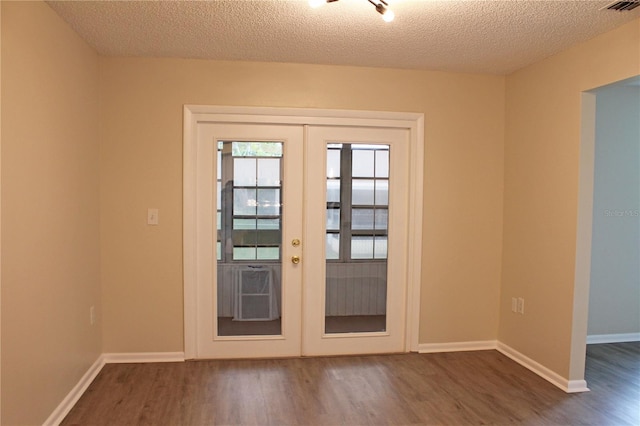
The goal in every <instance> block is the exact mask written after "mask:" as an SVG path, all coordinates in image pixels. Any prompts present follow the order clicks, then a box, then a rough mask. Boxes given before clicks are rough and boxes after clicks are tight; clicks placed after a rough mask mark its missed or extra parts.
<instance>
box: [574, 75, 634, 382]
mask: <svg viewBox="0 0 640 426" xmlns="http://www.w3.org/2000/svg"><path fill="white" fill-rule="evenodd" d="M582 111H583V112H582V140H581V158H580V191H579V211H578V233H577V234H578V235H577V244H576V278H575V292H574V326H573V336H572V351H571V366H570V378H571V379H578V380H583V379H584V371H585V357H586V345H587V344H591V343H594V344H595V343H615V342H624V341H639V340H640V304H639V303H638V300H640V266H638V260H637V259H638V258H639V257H640V172H639V170H640V146H639V145H640V76H637V77H634V78H631V79H627V80H623V81H620V82H617V83H614V84H611V85H607V86H604V87H600V88H597V89H594V90H592V91H589V92H586V93H583V97H582ZM585 386H586V384H585Z"/></svg>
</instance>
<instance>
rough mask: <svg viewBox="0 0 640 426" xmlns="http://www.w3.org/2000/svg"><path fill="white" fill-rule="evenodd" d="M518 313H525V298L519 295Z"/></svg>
mask: <svg viewBox="0 0 640 426" xmlns="http://www.w3.org/2000/svg"><path fill="white" fill-rule="evenodd" d="M518 313H519V314H521V315H524V298H523V297H518Z"/></svg>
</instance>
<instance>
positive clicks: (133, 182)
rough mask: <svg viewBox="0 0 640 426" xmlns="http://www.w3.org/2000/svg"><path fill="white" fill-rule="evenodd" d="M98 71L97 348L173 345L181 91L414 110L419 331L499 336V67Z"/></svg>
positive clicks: (121, 64) (163, 66)
mask: <svg viewBox="0 0 640 426" xmlns="http://www.w3.org/2000/svg"><path fill="white" fill-rule="evenodd" d="M100 70H101V83H100V93H101V102H102V103H101V136H102V144H101V159H100V170H101V218H102V219H101V220H102V222H101V239H102V242H101V248H102V286H103V307H104V350H105V352H128V351H132V352H141V351H142V352H144V351H182V350H183V313H182V307H183V300H182V272H183V271H182V213H181V209H182V107H183V105H184V104H213V105H244V106H287V107H312V108H340V109H364V110H384V111H411V112H423V113H424V114H425V208H424V221H425V222H424V225H425V229H424V247H423V248H424V250H423V253H424V255H423V259H422V260H423V282H422V315H421V327H420V342H421V343H441V342H454V341H474V340H493V339H496V336H497V334H496V333H497V328H498V298H499V286H500V261H501V243H502V196H503V190H502V188H503V135H504V77H499V76H482V75H467V74H451V73H440V72H421V71H403V70H391V69H371V68H353V67H335V66H314V65H292V64H273V63H270V64H267V63H243V62H216V61H202V60H181V59H151V58H144V59H133V58H101V59H100ZM149 207H156V208H159V209H160V215H159V218H160V225H159V226H157V227H148V226H147V225H146V211H147V208H149Z"/></svg>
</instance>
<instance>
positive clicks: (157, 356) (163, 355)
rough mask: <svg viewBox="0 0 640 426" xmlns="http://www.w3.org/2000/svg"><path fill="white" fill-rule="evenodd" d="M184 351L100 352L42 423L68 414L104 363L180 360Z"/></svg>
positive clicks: (54, 421) (55, 421)
mask: <svg viewBox="0 0 640 426" xmlns="http://www.w3.org/2000/svg"><path fill="white" fill-rule="evenodd" d="M182 361H184V352H140V353H111V354H102V355H100V356H99V357H98V359H97V360H96V362H94V363H93V365H92V366H91V367H89V369H88V370H87V372H86V373H85V374H84V375H83V376H82V378H81V379H80V381H79V382H78V383H77V384H76V385H75V386H74V387H73V389H71V392H69V394H68V395H67V396H66V397H65V398H64V399H63V400H62V402H61V403H60V405H58V407H57V408H56V409H55V410H53V413H51V415H50V416H49V418H48V419H47V420H46V421H45V422H44V423H43V425H44V426H57V425H59V424H60V423H61V422H62V420H64V418H65V417H66V415H67V414H69V411H71V409H72V408H73V406H74V405H75V404H76V402H78V400H79V399H80V397H81V396H82V394H83V393H84V392H85V391H86V390H87V388H88V387H89V385H90V384H91V382H92V381H93V379H95V378H96V376H97V375H98V373H100V371H101V370H102V367H104V365H105V364H118V363H145V362H182Z"/></svg>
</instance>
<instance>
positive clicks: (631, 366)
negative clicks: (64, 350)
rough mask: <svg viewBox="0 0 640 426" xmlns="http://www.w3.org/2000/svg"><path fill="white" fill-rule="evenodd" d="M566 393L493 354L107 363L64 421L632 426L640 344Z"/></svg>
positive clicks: (593, 369)
mask: <svg viewBox="0 0 640 426" xmlns="http://www.w3.org/2000/svg"><path fill="white" fill-rule="evenodd" d="M587 352H588V357H587V371H586V378H587V381H588V384H589V387H590V389H591V392H586V393H581V394H566V393H564V392H563V391H561V390H560V389H557V388H556V387H555V386H553V385H551V384H549V383H548V382H546V381H545V380H544V379H542V378H540V377H538V376H537V375H535V374H534V373H532V372H530V371H529V370H527V369H526V368H524V367H522V366H520V365H518V364H517V363H515V362H513V361H511V360H510V359H509V358H507V357H505V356H503V355H501V354H500V353H498V352H497V351H479V352H457V353H441V354H423V355H419V354H398V355H377V356H354V357H335V358H333V357H327V358H299V359H272V360H229V361H193V362H185V363H156V364H109V365H106V366H105V367H104V369H103V370H102V372H101V373H100V374H99V375H98V377H96V379H95V380H94V382H93V383H92V384H91V386H90V387H89V389H88V390H87V392H86V393H85V394H84V396H83V397H82V398H81V399H80V401H78V403H77V404H76V406H75V407H74V409H73V410H72V411H71V412H70V413H69V415H68V416H67V418H66V419H65V420H64V422H63V423H62V424H63V425H213V424H221V425H374V424H391V425H425V424H429V425H431V424H433V425H480V424H498V425H502V424H525V425H583V424H590V425H639V424H640V343H620V344H610V345H590V346H589V347H588V350H587Z"/></svg>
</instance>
